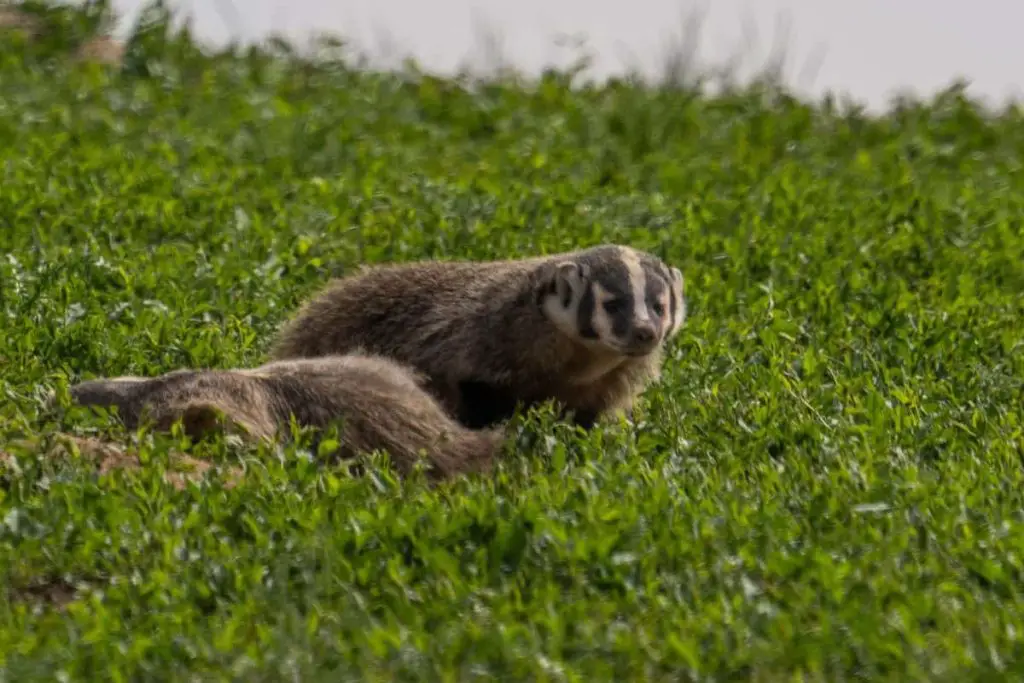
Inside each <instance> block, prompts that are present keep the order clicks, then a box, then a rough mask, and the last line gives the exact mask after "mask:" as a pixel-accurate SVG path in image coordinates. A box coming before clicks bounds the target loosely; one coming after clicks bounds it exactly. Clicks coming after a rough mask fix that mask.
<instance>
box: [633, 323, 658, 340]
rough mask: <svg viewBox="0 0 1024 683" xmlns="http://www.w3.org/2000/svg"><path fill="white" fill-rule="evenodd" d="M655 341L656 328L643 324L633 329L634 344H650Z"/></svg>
mask: <svg viewBox="0 0 1024 683" xmlns="http://www.w3.org/2000/svg"><path fill="white" fill-rule="evenodd" d="M652 341H654V328H653V327H648V326H646V325H645V326H643V327H637V328H635V329H634V330H633V343H634V344H650V343H651V342H652Z"/></svg>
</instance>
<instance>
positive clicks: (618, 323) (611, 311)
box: [588, 258, 636, 339]
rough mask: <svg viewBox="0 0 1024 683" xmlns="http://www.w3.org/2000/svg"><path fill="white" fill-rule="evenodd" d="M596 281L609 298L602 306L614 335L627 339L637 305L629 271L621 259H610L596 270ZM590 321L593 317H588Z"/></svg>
mask: <svg viewBox="0 0 1024 683" xmlns="http://www.w3.org/2000/svg"><path fill="white" fill-rule="evenodd" d="M594 280H595V281H596V282H597V283H598V284H599V285H601V288H602V289H604V291H605V292H606V293H607V294H608V296H609V298H608V299H606V300H605V301H603V302H602V304H601V305H602V307H603V308H604V312H605V313H606V314H607V315H608V319H609V320H610V321H611V326H612V334H613V335H615V337H616V338H617V339H625V337H626V335H627V334H629V330H630V327H631V326H632V324H633V308H634V306H635V305H636V304H635V302H634V301H633V290H632V288H631V287H630V284H629V269H628V268H626V264H625V263H623V262H622V260H621V259H619V258H614V259H613V258H609V259H607V260H605V261H602V262H601V263H600V265H599V266H598V267H596V268H595V269H594ZM588 319H592V317H590V316H588Z"/></svg>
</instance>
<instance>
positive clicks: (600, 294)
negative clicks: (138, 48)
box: [590, 280, 615, 344]
mask: <svg viewBox="0 0 1024 683" xmlns="http://www.w3.org/2000/svg"><path fill="white" fill-rule="evenodd" d="M590 293H591V294H592V295H593V297H594V310H593V312H592V313H591V314H590V325H591V326H592V327H593V328H594V332H596V333H597V341H598V342H603V343H605V344H608V343H609V342H610V343H612V344H614V343H615V327H614V321H613V320H612V319H611V317H610V316H609V315H608V311H606V310H604V302H605V301H608V300H609V299H614V298H615V295H613V294H612V293H611V292H609V291H608V290H607V289H605V288H604V287H602V286H601V283H600V282H597V281H596V280H595V281H594V282H591V283H590Z"/></svg>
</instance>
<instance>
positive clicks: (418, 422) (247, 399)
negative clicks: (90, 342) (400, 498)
mask: <svg viewBox="0 0 1024 683" xmlns="http://www.w3.org/2000/svg"><path fill="white" fill-rule="evenodd" d="M423 381H424V380H423V378H422V377H421V376H420V375H419V374H418V373H416V372H415V371H414V370H412V369H410V368H407V367H404V366H402V365H399V364H398V363H395V362H394V361H391V360H388V359H385V358H381V357H376V356H373V355H370V354H363V353H359V352H354V353H351V354H346V355H336V356H326V357H323V358H316V359H296V360H287V361H280V362H270V363H267V364H264V365H262V366H259V367H256V368H253V369H230V370H218V369H197V370H189V369H183V370H174V371H172V372H168V373H166V374H163V375H158V376H155V377H149V378H146V377H113V378H105V379H93V380H87V381H84V382H81V383H78V384H75V385H73V386H72V387H71V389H70V394H71V398H72V400H73V401H74V402H76V403H78V404H79V405H84V406H103V407H107V408H110V407H113V406H116V407H117V412H118V415H119V417H120V419H121V421H122V422H123V423H124V424H125V425H126V426H127V427H128V428H131V429H134V428H136V427H137V426H139V425H140V424H141V423H147V424H149V425H151V426H152V427H154V428H155V429H158V430H167V429H169V428H170V427H171V426H172V425H173V424H174V423H175V422H179V421H180V423H181V424H182V427H183V429H184V431H185V433H186V434H187V435H188V436H189V437H191V438H193V439H198V438H201V437H202V436H204V435H206V434H208V433H210V432H213V431H218V430H221V429H223V428H224V427H227V428H228V429H229V430H231V431H237V432H239V433H240V435H242V436H243V437H246V438H249V439H251V440H260V439H262V440H267V441H270V440H274V439H278V438H287V436H288V433H289V427H290V424H291V420H292V418H294V420H295V422H296V424H297V425H298V426H300V427H311V428H313V429H314V431H322V430H323V429H325V428H327V427H329V426H330V425H332V424H333V425H336V426H338V428H339V437H340V449H339V451H340V452H339V455H340V456H341V457H350V456H352V455H355V454H357V453H359V452H363V453H368V452H371V451H374V450H382V451H386V452H387V453H388V455H389V456H390V458H391V460H392V462H393V463H394V464H395V467H396V470H398V471H399V472H400V473H407V472H408V471H409V470H410V468H411V467H412V466H413V464H414V462H415V461H416V460H417V459H418V458H419V457H420V456H421V455H422V456H424V457H425V458H426V459H427V461H428V465H429V467H428V468H427V474H428V476H429V477H431V478H434V479H439V478H445V477H449V476H451V475H455V474H462V473H469V472H485V471H488V470H489V469H490V468H491V467H492V464H493V461H494V460H495V458H496V457H497V455H498V451H499V449H500V447H501V442H502V438H503V435H502V433H501V432H500V431H498V430H480V431H473V430H469V429H466V428H465V427H463V426H462V425H460V424H459V423H457V422H456V421H454V420H453V419H452V418H451V417H450V416H449V415H448V414H447V413H446V412H445V411H444V409H443V408H442V407H441V406H440V405H439V404H438V402H437V401H435V400H434V398H433V397H432V396H431V395H430V394H428V393H427V392H426V391H424V389H423V388H422V386H421V383H422V382H423Z"/></svg>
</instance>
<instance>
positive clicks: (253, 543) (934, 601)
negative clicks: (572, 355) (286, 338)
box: [0, 5, 1024, 682]
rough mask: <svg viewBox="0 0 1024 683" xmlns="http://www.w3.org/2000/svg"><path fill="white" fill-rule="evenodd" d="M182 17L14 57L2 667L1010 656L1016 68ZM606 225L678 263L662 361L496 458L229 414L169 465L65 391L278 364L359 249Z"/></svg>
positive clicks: (462, 673) (948, 662)
mask: <svg viewBox="0 0 1024 683" xmlns="http://www.w3.org/2000/svg"><path fill="white" fill-rule="evenodd" d="M97 7H99V8H100V9H103V7H105V5H95V6H93V7H92V8H91V9H90V10H89V11H91V12H97V11H99V10H97ZM69 11H70V10H69ZM54 16H56V15H54ZM165 20H166V17H161V13H160V8H159V6H158V5H154V6H153V7H152V8H151V9H150V11H149V12H148V13H147V14H146V16H145V17H144V20H143V21H142V22H141V23H140V25H139V26H138V27H137V28H136V31H135V33H134V35H133V37H132V39H131V40H130V41H129V42H128V44H127V45H126V46H125V51H124V59H123V63H122V64H121V65H120V66H109V65H103V64H95V63H89V62H87V61H80V60H72V59H64V58H60V57H54V56H53V55H54V54H56V53H55V52H52V51H51V53H47V52H45V50H43V49H42V48H37V49H32V50H29V49H27V48H26V49H24V50H8V49H4V50H3V51H2V55H3V56H2V57H0V159H2V170H0V173H2V179H0V249H2V251H3V258H2V260H0V319H2V326H3V329H4V334H3V335H0V391H2V392H3V397H4V400H3V402H2V403H0V444H6V445H4V446H2V449H3V450H4V451H5V452H6V454H7V455H6V458H5V460H4V462H5V463H6V465H5V467H4V468H3V469H2V470H0V479H2V482H3V483H2V486H0V576H2V580H3V585H4V586H5V588H6V590H3V591H0V672H2V674H0V678H2V679H3V680H11V681H19V682H21V681H34V680H44V679H45V680H52V679H53V678H54V677H55V676H56V677H57V678H58V680H101V679H102V680H116V681H127V680H144V679H145V680H152V679H161V680H169V679H172V678H173V679H175V680H177V679H181V680H229V679H230V680H246V681H258V680H286V679H289V680H304V681H305V680H331V681H338V680H360V681H362V680H391V679H399V680H448V681H454V680H459V681H464V680H538V681H540V680H549V681H583V680H617V681H624V680H652V681H656V680H663V681H669V680H672V681H679V680H693V681H725V680H738V679H742V680H753V681H782V680H787V681H791V680H805V681H811V680H813V681H830V682H834V681H845V680H854V679H857V680H861V679H871V680H893V681H913V680H927V681H949V680H957V681H975V680H978V681H980V680H986V681H991V680H1000V679H1012V678H1016V677H1019V676H1020V675H1021V674H1022V673H1024V657H1022V654H1024V642H1022V638H1024V611H1022V609H1021V608H1022V599H1024V583H1022V578H1024V576H1022V572H1024V519H1022V509H1024V472H1022V465H1021V460H1022V457H1024V431H1022V429H1024V427H1022V423H1024V411H1022V405H1024V401H1022V398H1024V396H1022V383H1024V353H1022V348H1021V347H1022V344H1024V329H1022V325H1021V315H1022V313H1024V297H1022V293H1024V258H1022V257H1024V234H1022V229H1021V216H1022V215H1024V175H1022V174H1021V163H1022V160H1024V120H1022V116H1021V112H1020V111H1019V110H1018V109H1007V110H1006V111H1002V112H998V113H989V112H986V111H985V110H983V109H982V108H981V107H979V106H978V105H977V104H975V103H973V102H972V101H970V100H969V99H968V98H967V97H966V96H965V95H964V94H963V92H961V91H960V90H959V89H956V88H951V89H950V90H949V91H948V92H945V93H942V94H941V95H939V96H937V97H936V98H934V99H933V100H931V101H927V102H911V101H903V102H900V103H898V104H894V106H893V107H892V108H891V110H890V111H888V112H887V113H886V114H885V115H884V116H868V115H867V114H864V113H862V112H859V111H857V110H856V109H853V108H850V107H840V106H838V105H837V104H835V103H834V102H831V101H827V100H826V101H822V102H816V103H809V102H805V101H800V100H797V99H794V98H793V97H791V96H789V95H787V94H786V93H785V91H782V90H780V89H778V88H775V87H770V86H768V85H764V84H761V85H757V86H751V87H747V88H743V89H734V90H731V91H727V92H724V93H721V94H718V95H715V96H713V97H712V96H707V95H701V94H699V93H698V92H696V91H695V90H693V89H690V88H684V87H669V86H663V87H653V86H645V85H643V84H641V83H639V82H633V81H628V80H627V81H621V82H615V83H610V84H606V85H593V84H585V83H576V82H574V81H573V78H572V77H571V75H567V74H559V73H549V74H546V75H545V76H544V77H543V78H542V79H541V80H540V81H539V82H536V83H532V84H531V83H522V82H517V81H516V80H515V79H512V78H505V79H502V80H500V81H499V80H495V81H489V82H471V81H469V80H467V79H462V80H459V79H441V78H436V77H432V76H428V75H424V74H417V73H414V72H409V73H402V74H397V73H390V74H382V73H372V72H369V71H365V70H361V69H357V68H355V67H353V66H351V65H350V64H349V63H347V62H345V61H343V60H340V59H338V58H337V57H334V56H332V55H331V54H330V53H329V51H328V52H325V54H322V55H320V57H319V58H318V59H317V60H313V59H311V58H309V57H307V56H303V55H299V54H289V53H287V51H285V50H283V49H282V48H278V49H277V52H271V51H269V49H267V50H255V49H253V50H248V49H245V50H243V49H241V48H236V49H232V50H227V51H224V52H221V53H217V54H203V53H202V52H200V51H199V50H198V49H197V48H196V46H195V44H194V43H193V41H192V40H191V38H190V37H189V36H188V34H187V33H183V34H172V33H170V32H168V30H167V25H166V21H165ZM83 21H84V20H83ZM89 22H93V23H89ZM95 22H96V19H95V17H93V18H92V19H89V20H88V21H85V23H84V24H80V25H89V26H92V25H95ZM51 25H55V24H51ZM76 25H79V24H76ZM76 35H77V34H76ZM0 40H11V41H15V40H16V41H20V42H19V44H20V45H22V46H25V45H27V43H26V42H25V39H24V37H10V36H8V35H7V34H4V33H0ZM75 40H78V39H77V38H76V39H75ZM76 44H77V43H76ZM48 54H49V55H50V56H47V55H48ZM602 241H613V242H623V243H628V244H631V245H635V246H637V247H641V248H646V249H650V250H652V251H655V252H656V253H659V254H661V255H663V256H664V257H665V258H666V259H668V260H670V261H671V262H672V263H674V264H676V265H679V266H680V267H681V268H682V269H683V271H684V272H685V274H686V276H687V294H688V302H689V306H690V318H689V320H688V322H687V325H686V327H685V329H684V330H683V331H682V332H681V334H680V336H679V339H678V340H677V341H676V342H674V343H673V344H672V346H671V350H670V353H669V354H668V359H667V361H666V363H665V368H664V377H663V381H662V382H661V383H660V384H659V385H658V386H657V387H655V388H653V389H651V390H650V391H649V392H648V393H647V394H646V395H645V396H644V398H643V401H642V402H641V405H640V408H639V410H638V413H637V416H636V417H637V422H636V424H633V425H631V424H627V423H625V422H621V423H612V424H608V425H606V426H604V427H602V428H601V429H598V430H595V431H593V432H591V433H589V434H583V433H578V432H573V431H572V430H570V429H569V428H568V427H566V426H565V425H562V424H558V423H556V422H554V421H553V420H552V419H551V416H550V415H549V414H546V413H544V412H543V411H538V412H537V413H535V414H531V415H528V416H523V417H522V418H519V419H517V420H516V421H515V422H514V423H513V424H512V425H511V426H510V437H509V447H508V453H507V455H506V457H505V459H504V461H503V463H502V465H501V467H500V470H499V472H498V473H497V474H496V475H494V476H491V477H468V478H465V479H460V480H458V481H455V482H452V483H451V484H450V485H446V486H442V487H438V488H430V487H428V486H427V485H426V484H425V483H424V482H423V481H422V480H420V479H417V478H415V477H412V478H409V479H406V480H399V479H398V478H396V477H395V476H394V475H393V474H392V473H391V471H390V470H389V466H388V463H387V460H386V458H385V457H377V458H375V462H373V463H371V464H372V467H371V468H370V470H369V472H368V473H367V474H365V475H359V476H357V475H354V474H352V475H350V474H349V473H347V471H346V470H345V468H344V467H335V466H332V467H326V466H322V465H319V464H317V462H316V454H315V453H310V452H308V450H307V449H305V448H304V445H303V443H302V442H301V441H300V442H299V443H298V444H296V445H294V446H287V447H281V448H278V449H270V448H267V447H262V448H255V447H241V446H238V445H237V444H233V443H230V442H228V441H227V440H219V441H218V440H214V441H213V442H210V443H208V444H203V445H201V446H199V447H197V448H196V449H193V451H192V455H193V456H194V457H195V458H196V459H198V460H202V461H204V462H211V463H213V465H214V467H212V468H211V469H210V470H209V471H208V472H207V473H206V475H205V476H203V477H201V478H196V479H195V481H194V482H193V483H191V484H187V485H175V481H171V480H168V479H167V478H165V476H164V474H165V471H166V470H167V469H168V468H169V467H172V462H171V460H170V454H171V453H172V452H173V451H175V450H176V449H178V448H180V447H181V443H180V442H179V440H178V437H177V436H175V435H153V434H143V433H140V434H126V433H125V432H124V431H123V430H118V428H117V427H116V424H115V423H114V422H113V421H111V420H108V419H106V418H102V417H100V416H95V415H92V414H88V413H86V412H84V411H81V410H74V409H67V410H53V409H51V408H49V407H48V403H47V402H48V400H49V397H51V396H54V397H56V400H57V405H58V406H65V407H66V401H63V400H62V397H64V396H65V392H66V387H67V385H68V383H69V382H74V381H78V380H80V379H83V378H87V377H92V376H97V375H121V374H155V373H160V372H165V371H168V370H171V369H175V368H178V367H185V366H211V367H235V366H251V365H254V364H256V363H259V362H261V361H262V360H263V359H264V357H265V356H264V354H265V351H266V349H267V346H268V344H269V342H270V339H271V336H272V335H273V333H274V330H275V329H276V327H277V325H279V324H280V323H281V321H282V320H284V319H285V317H286V316H288V315H289V314H290V313H291V312H292V311H293V310H294V309H295V307H296V306H297V305H298V303H299V302H300V301H301V300H302V299H303V298H304V297H306V296H308V295H309V294H310V293H312V292H313V291H314V290H316V289H317V288H318V287H319V286H320V285H321V284H322V283H323V282H324V280H325V279H326V278H328V277H329V276H331V275H336V274H340V273H344V272H346V271H347V270H348V269H351V268H353V267H355V266H356V265H357V264H359V263H364V262H374V261H385V260H394V261H401V260H412V259H423V258H462V257H472V258H498V257H507V256H518V255H526V254H535V253H543V252H552V251H557V250H563V249H569V248H574V247H578V246H584V245H589V244H594V243H597V242H602ZM61 432H72V433H75V434H78V435H80V436H83V437H92V436H100V437H104V438H109V439H113V440H115V441H118V442H119V443H123V444H128V443H129V442H131V443H132V444H133V445H132V448H135V449H137V453H138V457H139V460H140V462H141V466H140V467H137V468H135V469H124V468H112V469H104V470H103V471H99V470H97V468H96V466H95V463H93V462H91V461H90V460H89V459H88V458H82V457H78V456H77V455H76V454H75V453H76V452H77V451H75V449H71V451H70V454H68V453H65V455H63V456H61V457H56V456H54V457H46V456H48V455H52V454H53V453H55V452H56V450H55V449H54V448H51V447H48V446H47V445H46V444H47V443H49V442H50V441H51V440H52V439H53V437H54V435H56V434H58V433H61ZM26 443H27V444H28V445H25V444H26ZM19 444H20V445H19ZM33 444H34V445H33ZM378 455H380V454H378ZM229 470H230V471H231V472H234V473H235V474H238V473H239V472H241V474H240V475H238V476H233V477H228V476H226V474H224V473H227V472H228V471H229ZM218 471H219V472H221V474H224V476H220V475H218ZM177 484H181V481H180V480H178V481H177Z"/></svg>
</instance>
